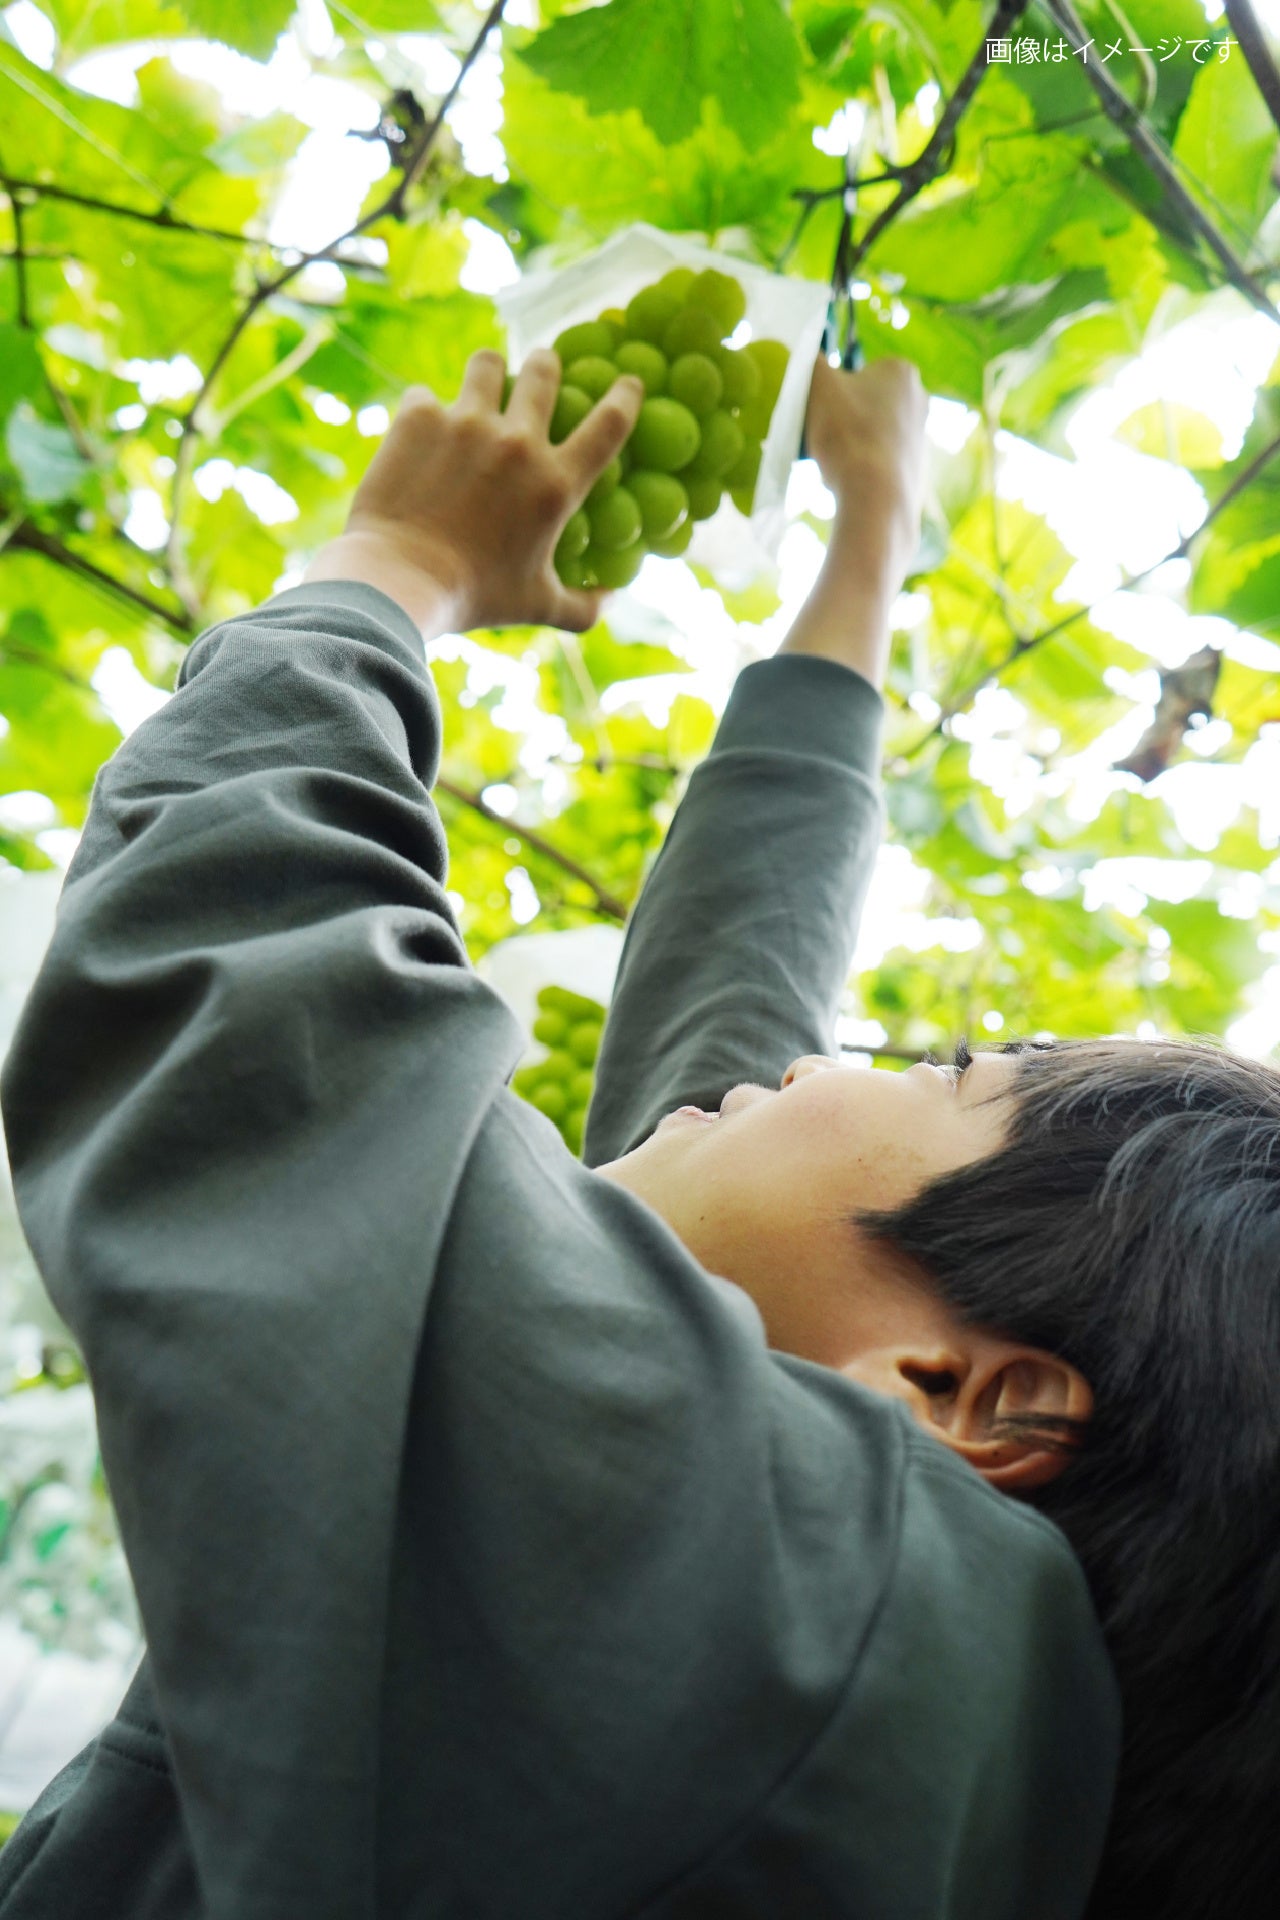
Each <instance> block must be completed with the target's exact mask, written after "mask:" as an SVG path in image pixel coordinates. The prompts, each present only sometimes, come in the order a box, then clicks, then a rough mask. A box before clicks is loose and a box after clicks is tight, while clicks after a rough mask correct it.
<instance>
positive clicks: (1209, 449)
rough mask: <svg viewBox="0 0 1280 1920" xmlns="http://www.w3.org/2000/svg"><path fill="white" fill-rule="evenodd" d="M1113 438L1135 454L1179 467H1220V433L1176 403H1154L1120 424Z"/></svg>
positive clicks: (1205, 419) (1203, 416) (1200, 415)
mask: <svg viewBox="0 0 1280 1920" xmlns="http://www.w3.org/2000/svg"><path fill="white" fill-rule="evenodd" d="M1115 437H1116V439H1117V440H1119V441H1121V442H1122V443H1123V445H1125V446H1126V447H1132V448H1133V449H1134V450H1135V452H1137V453H1146V454H1149V455H1151V457H1152V458H1153V459H1156V460H1168V461H1171V462H1172V463H1173V465H1175V466H1179V467H1220V466H1221V465H1222V429H1221V428H1220V427H1219V426H1218V425H1217V423H1216V422H1215V421H1213V420H1210V419H1209V417H1208V416H1207V414H1203V413H1200V412H1198V411H1197V409H1196V408H1195V407H1188V406H1184V405H1183V404H1182V402H1181V401H1179V400H1153V401H1152V402H1151V403H1150V405H1149V406H1145V407H1139V408H1138V410H1137V412H1136V413H1131V414H1130V415H1129V416H1128V418H1127V419H1126V420H1122V421H1121V423H1120V425H1119V426H1118V427H1117V428H1116V430H1115Z"/></svg>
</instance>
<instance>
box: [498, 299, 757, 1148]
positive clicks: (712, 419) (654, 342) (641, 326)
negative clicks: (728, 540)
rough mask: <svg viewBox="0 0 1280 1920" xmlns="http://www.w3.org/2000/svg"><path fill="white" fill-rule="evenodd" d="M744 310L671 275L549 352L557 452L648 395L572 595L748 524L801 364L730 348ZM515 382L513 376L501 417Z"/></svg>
mask: <svg viewBox="0 0 1280 1920" xmlns="http://www.w3.org/2000/svg"><path fill="white" fill-rule="evenodd" d="M746 310H747V300H746V295H745V294H744V293H743V291H742V288H741V286H740V285H739V283H738V282H737V281H736V280H735V279H734V278H733V276H732V275H731V274H728V273H722V272H720V271H719V269H718V268H714V267H709V268H707V269H705V270H704V271H703V272H701V273H696V272H695V271H694V269H693V268H692V267H673V268H672V269H671V271H670V272H669V273H664V274H663V276H662V278H661V279H660V280H655V281H654V282H653V283H652V284H651V285H650V286H647V287H641V289H640V291H639V292H638V293H636V294H634V295H633V296H632V298H631V299H630V300H629V301H628V303H627V305H626V307H625V308H623V307H606V308H605V310H604V312H603V313H601V314H600V315H599V316H598V318H597V319H595V320H580V321H578V322H577V323H576V324H575V325H574V326H571V327H566V328H565V329H564V330H563V332H561V333H559V334H557V336H556V338H555V339H554V340H553V341H552V343H551V344H552V347H553V349H554V351H555V352H556V354H557V355H558V356H559V359H560V368H561V378H560V390H559V393H558V394H557V396H556V404H555V411H554V412H553V414H552V416H551V426H550V437H551V439H552V441H553V442H554V443H555V444H556V445H557V446H558V445H559V443H560V442H561V441H562V440H565V439H567V438H568V436H569V434H571V433H572V432H573V430H574V428H575V427H576V426H577V425H578V424H579V422H580V421H582V420H584V419H585V418H586V416H587V414H588V413H590V411H591V409H592V407H593V406H594V405H595V404H596V401H597V400H599V399H600V397H601V396H602V395H603V394H605V393H607V392H608V390H609V388H610V387H611V386H612V385H613V382H614V381H615V380H617V379H620V378H621V377H622V376H623V375H624V374H634V375H636V376H637V377H638V378H639V379H640V380H641V381H642V382H643V384H644V390H645V398H644V402H643V404H642V405H641V408H640V413H639V416H638V417H637V420H636V423H635V426H634V427H633V428H632V430H631V434H630V436H629V437H628V439H627V442H626V445H625V446H624V447H623V449H622V452H621V453H620V454H619V455H618V457H617V458H616V459H613V460H611V461H610V462H609V465H608V466H607V467H606V468H605V470H604V472H603V473H602V474H601V475H600V477H599V479H597V480H596V482H595V484H594V485H593V487H592V488H591V491H590V492H589V493H588V495H587V497H586V499H585V500H584V501H583V503H582V506H581V507H580V508H579V509H578V511H577V512H576V513H574V514H573V515H571V516H570V518H569V520H568V521H567V522H566V523H565V526H564V529H563V531H562V532H561V535H560V539H559V541H558V542H557V544H556V552H555V568H556V572H557V574H558V575H559V577H560V579H561V580H562V581H563V582H564V584H565V585H566V586H567V587H584V588H587V589H588V590H590V589H594V588H598V587H603V588H606V589H608V588H613V587H625V586H627V585H628V584H629V582H630V581H632V580H634V579H635V577H636V575H637V573H638V572H639V571H640V566H641V562H642V561H643V560H644V557H645V554H646V553H656V554H660V555H661V556H662V557H663V558H665V559H674V558H675V557H676V556H677V555H679V554H682V553H683V552H684V551H685V549H686V548H687V547H688V545H689V542H690V540H691V539H692V537H693V529H694V526H695V524H696V523H697V522H698V521H699V520H709V519H710V518H711V516H712V514H713V513H714V512H715V511H716V509H717V508H718V506H719V505H720V501H721V499H722V497H723V495H724V494H725V493H727V494H728V495H729V498H730V499H731V500H732V501H733V504H734V506H735V507H736V508H737V509H738V511H739V513H742V514H747V515H749V514H750V513H751V510H752V508H753V506H754V505H755V492H756V481H757V479H758V477H759V473H760V453H761V446H762V443H763V441H764V438H765V435H766V434H767V433H768V431H769V421H770V419H771V418H772V416H773V409H774V407H775V406H776V405H777V400H778V394H779V392H780V391H781V388H782V380H783V375H784V374H785V373H786V370H787V361H788V359H789V358H790V355H789V354H788V352H787V349H786V347H785V346H784V345H783V344H782V342H781V341H780V340H750V341H748V343H747V344H746V346H744V347H730V346H728V345H727V344H726V342H727V339H728V336H729V335H730V334H732V333H733V332H734V331H735V329H736V328H737V326H738V323H739V322H740V321H741V319H742V318H743V315H744V314H745V313H746ZM513 385H514V376H513V375H511V374H508V376H507V382H506V387H505V389H504V392H503V397H502V404H503V406H504V407H505V405H506V403H507V399H508V397H509V395H510V392H511V388H512V386H513ZM548 1044H549V1045H550V1044H551V1043H550V1042H548ZM548 1097H550V1096H548ZM553 1104H554V1102H553ZM544 1111H545V1109H544ZM552 1118H555V1115H552ZM557 1124H559V1122H557ZM575 1151H576V1149H575Z"/></svg>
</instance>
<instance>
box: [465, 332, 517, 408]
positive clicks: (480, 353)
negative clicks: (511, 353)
mask: <svg viewBox="0 0 1280 1920" xmlns="http://www.w3.org/2000/svg"><path fill="white" fill-rule="evenodd" d="M506 373H507V363H506V361H505V360H504V359H503V357H502V355H501V354H500V353H498V352H497V351H496V350H495V349H494V348H492V347H479V348H478V349H477V350H476V352H475V353H473V354H472V356H471V358H470V359H469V360H468V362H467V368H466V372H465V373H464V374H463V376H462V385H461V386H460V387H459V389H458V397H457V399H456V400H455V401H454V411H455V412H456V413H496V412H497V411H498V409H499V407H500V406H501V405H502V382H503V380H504V379H505V378H506Z"/></svg>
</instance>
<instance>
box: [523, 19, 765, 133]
mask: <svg viewBox="0 0 1280 1920" xmlns="http://www.w3.org/2000/svg"><path fill="white" fill-rule="evenodd" d="M523 58H524V60H525V62H526V64H527V65H528V66H529V67H530V68H531V69H532V70H533V72H535V73H537V74H540V75H541V76H542V78H543V79H544V80H546V81H547V82H548V83H549V84H550V85H551V86H552V87H554V88H555V89H556V91H557V92H560V93H571V94H574V95H576V96H577V97H578V98H580V99H582V100H584V101H585V102H586V104H587V106H588V108H589V109H590V111H591V112H592V113H621V112H623V111H625V110H626V109H627V108H628V107H634V108H636V109H637V110H638V111H639V113H640V115H641V117H642V119H643V120H644V121H645V122H646V124H647V125H648V126H649V127H650V128H652V130H653V132H654V133H655V134H656V135H657V137H658V138H659V140H661V141H663V142H664V143H665V144H667V145H670V144H672V143H673V142H675V141H678V140H683V139H685V138H687V136H688V135H689V134H691V133H693V132H694V131H695V129H696V128H697V126H698V124H699V121H700V118H701V114H702V103H703V100H704V99H706V98H708V97H710V98H712V99H714V100H715V101H716V103H717V105H718V107H719V110H720V113H721V115H722V117H723V120H724V124H725V125H726V126H727V127H729V128H730V129H731V130H732V131H733V132H734V133H736V134H737V135H738V136H739V137H740V138H741V139H742V140H743V141H745V142H746V143H748V144H750V143H751V142H753V141H762V140H767V139H769V138H770V136H771V135H772V134H773V133H775V132H776V130H777V125H778V121H779V120H780V119H782V118H784V117H785V116H786V114H787V112H788V109H789V108H791V107H793V106H794V105H795V102H796V100H797V98H798V97H799V72H800V49H799V45H798V42H797V40H796V37H795V34H794V32H793V30H792V27H791V24H790V22H789V21H788V19H787V17H786V15H785V13H784V12H783V10H782V8H781V6H780V5H779V4H778V0H611V4H610V5H608V6H604V7H591V8H588V9H587V11H586V12H583V13H575V14H570V15H566V16H564V17H563V18H561V19H559V20H557V21H556V22H555V24H554V25H553V26H551V27H548V28H547V29H546V31H545V32H544V33H541V34H539V35H538V37H537V38H536V39H535V40H533V41H531V42H530V43H529V44H528V45H527V46H526V47H525V48H524V49H523Z"/></svg>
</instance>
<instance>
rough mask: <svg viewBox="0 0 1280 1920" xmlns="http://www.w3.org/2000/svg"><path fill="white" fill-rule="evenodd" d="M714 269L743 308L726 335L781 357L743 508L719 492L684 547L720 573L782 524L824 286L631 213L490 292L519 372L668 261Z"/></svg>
mask: <svg viewBox="0 0 1280 1920" xmlns="http://www.w3.org/2000/svg"><path fill="white" fill-rule="evenodd" d="M678 267H688V268H691V269H692V270H693V271H694V272H695V273H701V272H703V271H704V270H706V269H709V268H710V269H715V270H718V271H719V272H722V273H727V274H729V275H731V276H732V278H733V279H734V280H736V281H737V282H738V284H739V286H740V287H741V289H742V292H743V294H744V296H745V298H746V313H745V316H744V318H743V320H742V322H741V323H740V325H739V327H738V329H737V331H736V332H735V333H734V334H733V335H732V341H733V344H734V346H740V345H742V344H744V343H745V342H746V340H747V339H748V338H750V339H754V340H761V339H772V340H778V341H781V342H782V344H783V346H785V347H786V349H787V351H788V354H789V358H788V360H787V364H786V370H785V373H784V375H783V380H782V386H781V388H780V390H779V393H778V397H777V400H776V402H775V403H774V407H773V412H772V415H771V417H770V420H769V426H768V432H767V434H766V436H765V438H764V440H763V443H762V447H761V456H760V469H759V475H758V478H757V479H756V482H755V493H754V500H753V502H752V510H751V515H750V518H749V519H748V518H746V517H745V516H744V515H743V514H742V513H740V512H739V510H738V508H737V507H736V506H735V505H734V504H733V503H732V501H731V500H730V497H729V494H728V493H727V492H726V493H725V495H724V497H723V499H722V500H721V502H720V505H719V506H718V507H717V508H716V510H715V512H714V514H712V515H711V517H710V518H709V519H705V520H699V521H698V522H697V524H696V526H695V528H694V531H693V534H692V538H691V540H690V543H689V547H688V557H689V559H691V560H696V561H699V562H701V563H702V564H704V565H708V566H712V567H713V568H714V569H715V571H716V573H717V575H719V576H722V577H724V578H725V579H726V581H727V582H728V581H734V582H743V583H745V582H747V581H750V580H753V579H755V578H756V577H757V576H758V575H759V574H760V573H761V572H762V571H764V570H765V569H766V568H770V567H772V566H773V564H774V563H775V561H776V559H777V554H778V547H779V544H780V542H781V539H782V535H783V533H784V531H785V529H786V516H785V503H786V494H787V481H788V479H789V476H790V473H791V465H792V462H793V461H794V460H795V459H797V458H798V456H799V450H800V436H801V431H802V429H803V426H804V417H805V410H806V407H807V405H808V398H809V383H810V380H811V378H812V374H813V363H814V361H815V359H816V358H817V356H818V352H819V348H820V346H821V342H822V332H823V327H824V325H825V323H826V316H827V302H828V299H829V297H830V290H829V288H828V287H826V286H825V285H822V284H819V283H818V282H817V281H813V280H799V279H794V278H790V277H787V276H785V275H782V274H776V273H769V272H768V271H766V269H764V268H763V267H757V266H753V265H751V264H750V263H749V262H747V261H743V260H739V259H737V258H736V257H735V256H733V255H730V254H724V253H717V252H715V251H713V250H712V249H710V248H708V247H702V246H698V245H697V244H696V243H694V242H693V241H690V240H685V239H682V238H680V237H679V236H678V235H675V234H669V233H664V232H662V230H661V229H660V228H658V227H653V226H649V225H648V224H647V223H646V222H643V221H638V222H636V224H635V225H633V226H630V227H627V228H625V229H624V230H623V231H622V232H620V233H616V234H614V235H613V236H612V238H611V239H609V240H607V241H606V242H605V243H604V245H603V246H601V247H599V248H597V249H596V251H595V252H594V253H591V254H588V255H586V256H585V257H584V258H583V259H580V260H575V261H572V262H571V263H570V264H569V265H568V266H566V267H562V268H559V269H556V270H553V271H546V272H540V273H533V274H530V275H528V276H527V277H526V278H525V279H523V280H521V281H520V282H519V283H518V284H517V285H515V286H513V287H508V288H505V289H503V290H502V291H501V292H499V293H497V294H495V296H494V299H495V303H496V305H497V308H498V313H499V315H500V317H501V319H502V321H503V324H504V325H505V327H506V329H507V363H508V368H509V370H510V371H511V372H512V373H515V372H518V371H519V369H520V367H521V366H522V365H523V363H524V360H525V358H526V356H527V355H528V354H529V352H530V351H531V350H532V349H533V348H534V347H549V346H550V345H551V344H552V343H553V341H554V340H555V339H556V337H557V336H558V335H559V334H560V333H561V332H562V331H563V330H564V329H565V328H566V327H569V326H572V325H575V324H576V323H578V322H580V321H585V320H595V319H597V318H598V317H599V316H600V314H601V313H602V312H604V311H605V310H607V309H616V308H625V307H626V305H627V303H628V301H630V300H631V298H632V297H633V295H635V294H637V293H639V292H640V290H641V289H642V288H645V287H649V286H651V285H652V284H653V283H654V282H655V281H657V280H659V279H660V278H661V277H662V276H663V275H664V274H666V273H668V272H669V271H670V270H671V269H672V268H678Z"/></svg>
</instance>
